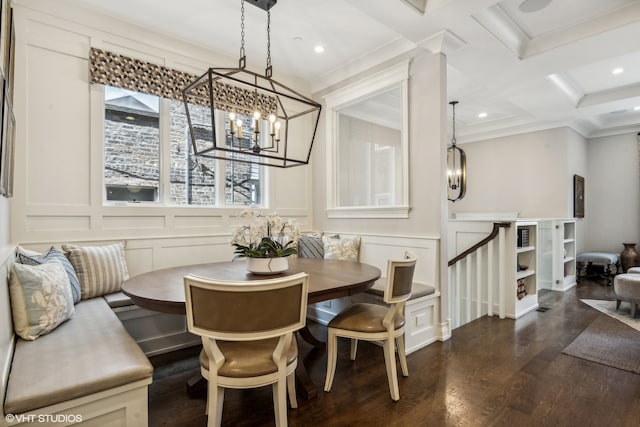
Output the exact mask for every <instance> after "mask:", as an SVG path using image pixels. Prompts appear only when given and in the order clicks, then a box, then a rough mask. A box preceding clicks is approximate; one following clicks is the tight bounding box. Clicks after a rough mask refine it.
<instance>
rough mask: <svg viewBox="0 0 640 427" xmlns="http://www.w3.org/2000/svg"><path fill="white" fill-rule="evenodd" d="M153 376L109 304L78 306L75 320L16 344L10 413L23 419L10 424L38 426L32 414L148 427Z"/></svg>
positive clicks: (7, 405) (8, 392)
mask: <svg viewBox="0 0 640 427" xmlns="http://www.w3.org/2000/svg"><path fill="white" fill-rule="evenodd" d="M152 375H153V367H152V365H151V363H150V362H149V360H148V359H147V357H146V356H145V354H144V353H143V352H142V350H141V349H140V347H139V346H138V345H137V344H136V342H135V341H134V340H133V339H132V338H131V336H130V335H129V334H128V333H127V331H126V330H125V328H124V327H123V326H122V323H121V322H120V320H119V319H118V317H117V316H116V315H115V313H114V312H113V311H112V309H111V308H110V307H109V304H107V302H106V301H105V299H103V298H92V299H89V300H85V301H81V302H80V303H78V304H76V305H75V312H74V315H73V317H72V318H71V319H69V320H67V321H66V322H65V323H63V324H62V325H60V326H58V327H57V328H56V329H55V330H54V331H52V332H51V333H49V334H47V335H44V336H41V337H39V338H38V339H37V340H35V341H25V340H22V339H17V340H16V343H15V350H14V354H13V360H12V363H11V368H10V373H9V379H8V382H7V387H6V395H5V402H4V413H5V414H13V415H15V414H22V415H23V416H22V417H20V416H16V417H14V418H13V419H14V423H11V424H10V425H19V424H20V421H21V420H22V421H29V420H30V421H31V422H33V421H34V420H35V421H37V418H36V419H33V418H29V417H28V416H27V415H29V414H31V415H41V414H44V415H51V414H63V415H69V416H74V417H76V419H77V417H78V416H79V417H82V420H83V421H85V422H86V421H87V420H89V419H90V420H91V422H92V423H94V424H92V425H104V424H109V423H110V422H113V421H114V420H116V419H118V420H122V421H125V420H126V421H125V424H123V425H130V426H146V425H147V421H148V420H147V418H148V417H147V387H148V385H149V384H150V383H151V379H152ZM7 420H8V419H7V418H6V417H5V419H4V420H3V421H5V422H6V421H7ZM25 424H28V422H27V423H25ZM120 424H122V423H120ZM120 424H119V425H120ZM65 425H66V424H65Z"/></svg>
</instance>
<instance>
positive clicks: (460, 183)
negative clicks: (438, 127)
mask: <svg viewBox="0 0 640 427" xmlns="http://www.w3.org/2000/svg"><path fill="white" fill-rule="evenodd" d="M457 103H458V101H451V102H450V103H449V104H450V105H451V106H452V107H453V137H452V138H451V145H449V147H447V198H448V199H449V201H451V202H457V201H458V200H461V199H462V198H463V197H464V195H465V193H466V191H467V156H466V155H465V154H464V150H463V149H462V148H460V147H458V146H457V145H456V104H457Z"/></svg>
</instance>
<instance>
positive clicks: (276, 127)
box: [273, 122, 280, 141]
mask: <svg viewBox="0 0 640 427" xmlns="http://www.w3.org/2000/svg"><path fill="white" fill-rule="evenodd" d="M273 126H274V127H275V129H276V131H275V135H276V141H280V122H275V123H274V124H273Z"/></svg>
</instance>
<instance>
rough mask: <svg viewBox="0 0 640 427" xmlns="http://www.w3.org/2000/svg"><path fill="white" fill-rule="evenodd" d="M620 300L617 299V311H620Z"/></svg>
mask: <svg viewBox="0 0 640 427" xmlns="http://www.w3.org/2000/svg"><path fill="white" fill-rule="evenodd" d="M620 302H621V301H620V300H619V299H616V310H620Z"/></svg>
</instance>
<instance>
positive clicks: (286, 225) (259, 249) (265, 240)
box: [231, 209, 300, 274]
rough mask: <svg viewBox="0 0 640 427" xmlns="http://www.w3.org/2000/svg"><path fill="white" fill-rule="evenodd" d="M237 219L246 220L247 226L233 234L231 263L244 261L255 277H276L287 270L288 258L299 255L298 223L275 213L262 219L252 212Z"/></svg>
mask: <svg viewBox="0 0 640 427" xmlns="http://www.w3.org/2000/svg"><path fill="white" fill-rule="evenodd" d="M240 217H243V218H247V223H246V224H243V225H240V226H239V227H236V228H235V229H234V230H233V235H232V238H231V245H232V246H233V247H234V248H235V250H234V252H233V253H234V255H235V256H234V258H233V259H234V260H235V259H238V258H247V259H248V262H247V268H248V270H249V271H251V272H252V273H256V274H275V273H280V272H282V271H285V270H286V269H287V268H289V263H288V261H287V257H288V256H289V255H294V254H297V253H298V249H297V242H298V238H299V237H300V229H299V227H298V225H297V223H296V222H295V221H293V220H291V219H287V218H281V217H280V216H279V215H278V214H277V213H276V212H274V213H271V214H267V215H264V216H263V215H260V212H258V211H257V210H255V209H251V210H245V211H243V212H242V213H241V214H240Z"/></svg>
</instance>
